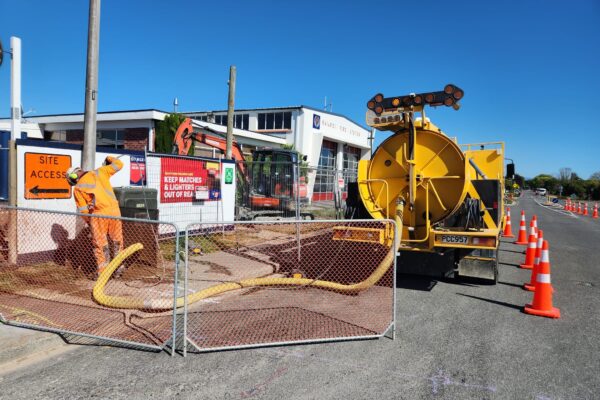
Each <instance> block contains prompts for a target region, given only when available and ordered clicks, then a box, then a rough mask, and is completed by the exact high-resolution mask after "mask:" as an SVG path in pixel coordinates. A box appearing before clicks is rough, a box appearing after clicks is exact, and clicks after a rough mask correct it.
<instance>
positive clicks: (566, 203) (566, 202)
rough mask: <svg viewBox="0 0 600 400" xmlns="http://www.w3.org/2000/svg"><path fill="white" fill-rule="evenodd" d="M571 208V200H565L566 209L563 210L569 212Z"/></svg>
mask: <svg viewBox="0 0 600 400" xmlns="http://www.w3.org/2000/svg"><path fill="white" fill-rule="evenodd" d="M570 208H571V206H570V205H569V199H566V200H565V208H563V210H565V211H569V209H570Z"/></svg>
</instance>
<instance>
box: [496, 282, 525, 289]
mask: <svg viewBox="0 0 600 400" xmlns="http://www.w3.org/2000/svg"><path fill="white" fill-rule="evenodd" d="M498 283H499V284H500V285H505V286H512V287H516V288H519V289H523V285H517V284H516V283H510V282H502V281H498Z"/></svg>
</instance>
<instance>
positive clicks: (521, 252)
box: [500, 249, 525, 254]
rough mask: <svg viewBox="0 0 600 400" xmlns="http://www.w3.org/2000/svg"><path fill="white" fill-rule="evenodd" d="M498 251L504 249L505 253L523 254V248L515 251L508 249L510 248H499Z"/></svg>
mask: <svg viewBox="0 0 600 400" xmlns="http://www.w3.org/2000/svg"><path fill="white" fill-rule="evenodd" d="M500 251H504V252H507V253H517V254H525V250H521V251H517V250H510V249H500Z"/></svg>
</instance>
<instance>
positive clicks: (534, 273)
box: [523, 229, 544, 292]
mask: <svg viewBox="0 0 600 400" xmlns="http://www.w3.org/2000/svg"><path fill="white" fill-rule="evenodd" d="M537 237H538V241H537V246H536V248H535V261H534V262H533V268H532V269H531V279H530V280H529V283H525V284H524V285H523V289H525V290H529V291H530V292H533V291H534V290H535V278H536V277H537V273H538V269H539V267H540V257H541V255H542V245H543V244H544V243H543V242H544V231H543V230H541V229H540V230H539V231H538V236H537Z"/></svg>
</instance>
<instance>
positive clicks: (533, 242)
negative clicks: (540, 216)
mask: <svg viewBox="0 0 600 400" xmlns="http://www.w3.org/2000/svg"><path fill="white" fill-rule="evenodd" d="M533 222H534V221H533V220H532V221H531V228H530V230H529V243H528V244H527V252H526V253H525V262H524V263H523V264H521V265H520V267H521V268H523V269H533V264H534V262H535V253H536V248H537V232H536V230H535V226H534V225H533Z"/></svg>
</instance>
